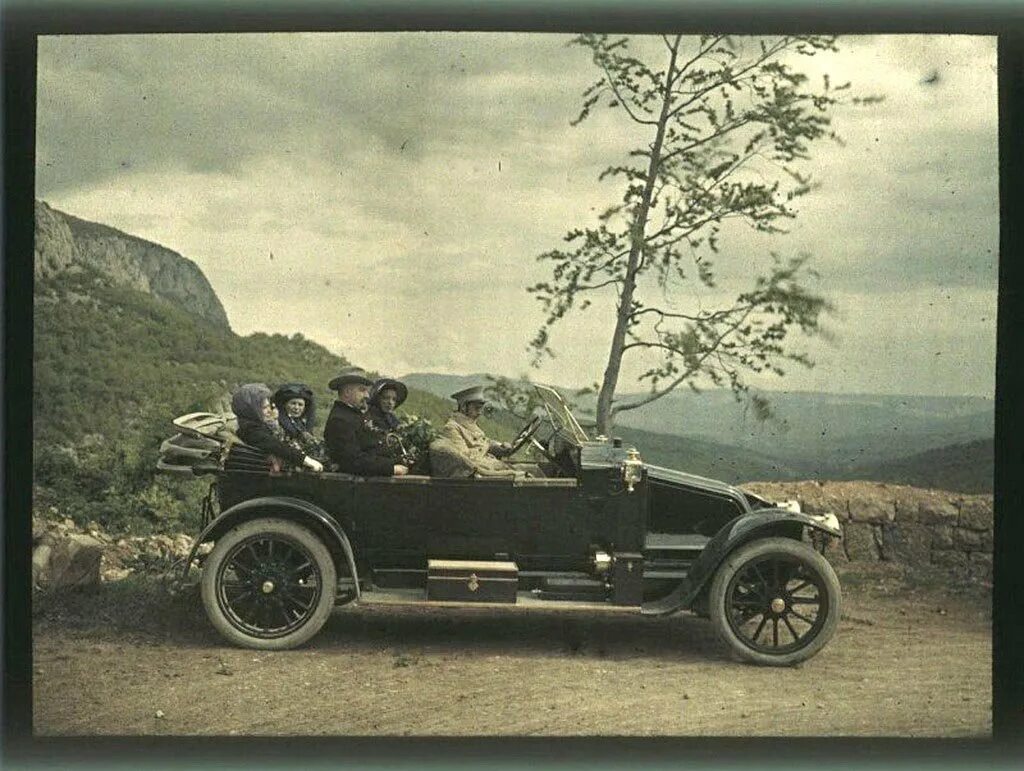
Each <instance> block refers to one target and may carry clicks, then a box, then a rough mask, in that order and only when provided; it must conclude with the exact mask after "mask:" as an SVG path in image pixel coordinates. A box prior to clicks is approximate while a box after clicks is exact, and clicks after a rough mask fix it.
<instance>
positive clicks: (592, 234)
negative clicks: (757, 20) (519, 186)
mask: <svg viewBox="0 0 1024 771" xmlns="http://www.w3.org/2000/svg"><path fill="white" fill-rule="evenodd" d="M662 41H663V43H664V50H665V53H664V62H663V63H662V64H661V65H657V66H653V65H651V64H650V63H648V62H646V61H644V60H642V59H640V58H638V57H637V56H634V55H633V54H632V53H631V52H630V47H629V40H628V39H627V38H617V39H612V38H609V37H608V36H607V35H596V34H584V35H580V36H579V37H577V38H576V39H575V40H574V41H573V42H574V44H576V45H579V46H582V47H584V48H586V49H587V50H588V51H589V53H590V55H591V58H592V60H593V62H594V65H595V66H596V67H597V69H598V70H599V71H600V77H599V78H598V80H597V81H596V82H595V83H594V84H593V85H591V86H590V87H589V88H587V89H586V90H585V91H584V92H583V104H582V107H581V109H580V112H579V115H578V116H577V119H576V120H575V121H574V123H579V122H580V121H583V120H586V119H587V118H588V117H589V116H590V115H591V114H592V113H593V111H594V110H595V109H596V108H598V107H599V106H600V105H602V104H605V105H606V106H607V107H609V108H611V109H613V110H615V111H617V112H620V113H623V114H624V115H623V117H624V119H625V120H626V122H631V123H633V124H635V125H636V126H637V127H639V129H638V130H639V132H640V134H641V135H644V136H645V139H644V140H643V141H642V142H640V143H639V144H638V145H637V146H636V147H635V148H632V149H627V150H626V151H625V155H626V158H627V162H625V163H622V164H617V165H613V166H610V167H608V168H607V169H605V170H604V171H603V172H602V173H601V175H600V177H599V179H601V180H613V181H617V182H618V183H619V184H620V186H621V190H622V198H621V201H619V202H617V203H615V204H613V205H611V206H609V207H608V208H607V209H605V210H604V211H603V212H601V213H600V214H599V215H598V218H597V219H598V221H597V223H596V224H594V225H592V226H589V227H584V228H575V229H572V230H570V231H569V232H568V233H567V234H566V236H565V239H564V240H565V243H566V246H565V247H564V248H559V249H553V250H551V251H548V252H545V253H544V254H541V255H540V256H539V257H538V260H539V261H541V262H544V263H547V264H549V265H550V266H551V278H550V280H548V281H542V282H539V283H537V284H535V285H533V286H531V287H529V288H528V291H530V292H531V293H533V294H534V295H535V296H536V297H537V299H538V300H539V301H540V304H541V307H542V308H543V310H544V313H545V319H544V322H543V324H542V326H541V328H540V329H539V330H538V332H537V334H536V335H535V337H534V338H533V340H532V341H531V347H532V348H533V349H534V352H535V360H534V363H535V364H537V363H539V362H540V360H541V359H542V358H543V357H545V356H550V355H554V353H553V350H552V348H551V331H552V327H553V326H555V325H556V324H557V323H559V322H560V321H561V320H562V319H564V318H565V317H566V316H567V315H568V314H569V313H570V312H571V311H585V310H587V308H588V307H589V306H590V303H591V297H592V296H593V295H594V293H605V292H607V293H614V297H615V299H616V309H617V310H616V316H615V318H614V320H613V321H614V323H613V324H612V326H613V327H614V330H613V333H612V346H611V349H610V354H609V360H608V365H607V367H606V369H605V376H604V380H603V382H602V383H601V385H600V392H599V396H598V406H597V421H598V426H599V428H600V430H602V431H605V430H607V429H608V428H609V427H610V425H611V423H612V420H613V418H614V415H615V414H616V413H617V412H620V411H622V410H629V409H636V408H637V407H641V406H643V405H644V404H647V403H650V402H651V401H653V400H655V399H658V398H661V397H662V396H664V395H665V394H667V393H669V392H670V391H672V390H673V389H675V388H676V387H678V386H679V385H681V384H683V383H687V384H689V385H691V386H693V387H696V386H697V385H698V384H700V383H703V384H707V385H724V384H728V385H729V386H730V387H731V388H732V389H733V391H734V393H736V394H737V397H739V396H740V395H743V394H745V393H746V391H747V387H746V385H745V384H744V380H743V378H744V375H745V374H747V373H750V372H764V371H768V372H774V373H776V374H782V373H783V370H782V369H781V366H780V363H781V362H784V361H790V362H794V363H797V364H801V365H806V366H809V365H810V362H809V360H808V359H807V357H806V356H804V355H802V354H800V353H794V352H791V351H790V350H789V348H788V347H787V343H788V341H787V335H788V334H789V332H790V331H791V330H792V329H794V328H797V329H799V330H800V331H801V332H803V333H804V334H808V335H811V334H818V333H820V331H821V329H820V326H819V317H820V316H821V314H822V313H824V312H826V311H827V310H829V306H828V304H827V303H826V302H825V300H824V299H823V298H821V297H819V296H817V295H816V294H814V293H812V292H811V291H809V290H808V289H807V288H806V287H805V285H804V282H806V281H807V279H808V278H809V277H812V275H813V274H812V272H811V271H809V270H807V269H806V267H805V262H806V259H807V258H806V257H800V258H798V259H794V260H790V261H788V262H785V263H783V262H781V261H779V260H778V259H777V258H775V257H774V256H773V259H774V260H775V262H774V264H773V266H771V267H770V268H769V270H768V272H767V273H766V274H764V275H761V276H757V277H755V279H754V288H753V289H752V290H751V291H749V292H745V293H743V294H740V295H739V296H738V297H737V298H736V300H735V301H734V302H733V303H732V305H731V306H726V307H723V308H719V309H710V310H709V309H697V310H694V311H693V312H690V313H686V312H681V311H679V310H677V309H676V308H675V307H674V305H673V302H672V299H671V296H670V293H671V291H672V290H673V289H675V288H676V287H677V286H680V285H682V284H684V283H685V282H694V283H696V285H697V288H698V289H700V288H701V287H706V288H713V287H714V286H715V281H716V277H715V269H714V265H713V261H712V258H713V257H717V255H718V254H719V237H720V235H721V231H722V228H723V226H724V225H725V224H726V223H727V222H729V221H737V222H742V223H745V224H746V225H748V226H749V227H751V228H753V229H754V230H757V231H760V232H764V233H783V232H785V230H784V226H783V225H784V222H785V221H786V220H789V219H792V218H793V217H795V216H796V213H797V212H796V209H795V208H794V201H796V199H798V198H800V197H801V196H804V195H806V194H807V193H809V192H810V191H811V190H812V189H813V187H814V183H813V181H812V180H811V179H810V178H808V177H807V176H805V175H803V174H802V173H801V171H800V168H799V165H798V162H799V161H801V160H803V159H806V158H808V157H809V153H810V147H811V145H812V144H813V143H814V142H816V141H818V140H820V139H823V138H831V139H835V140H837V141H838V139H839V138H838V136H837V135H836V134H835V132H833V131H831V128H830V126H831V117H830V111H831V109H832V108H833V107H834V106H835V105H837V104H839V103H840V101H841V100H842V92H843V91H846V90H847V89H848V88H849V84H843V85H840V86H833V85H832V84H831V82H830V80H829V78H828V77H827V76H826V77H824V79H823V82H822V84H821V86H820V87H817V88H815V87H812V86H810V85H809V81H808V78H807V76H806V75H804V74H803V73H801V72H799V71H798V70H796V69H795V68H794V67H793V65H792V61H793V60H794V58H795V57H799V56H814V55H815V54H818V53H820V52H824V51H833V50H835V42H834V39H833V38H831V37H825V36H788V37H778V38H763V39H738V38H732V37H730V36H727V35H718V36H711V35H704V36H701V37H700V38H694V39H688V40H687V41H684V39H683V38H682V37H681V36H663V38H662ZM871 101H877V98H867V99H861V100H860V103H864V104H867V103H870V102H871ZM651 296H656V297H659V298H660V299H659V304H657V305H656V304H653V303H651V302H650V300H644V299H641V298H642V297H647V298H650V297H651ZM630 354H640V355H641V356H643V357H645V358H644V360H645V361H650V360H651V359H652V358H654V359H660V362H659V363H656V364H654V365H652V366H650V367H649V368H648V369H647V370H646V371H645V372H644V374H643V376H642V377H641V380H645V381H647V382H648V385H649V386H650V394H649V395H648V396H647V397H644V398H640V399H638V400H633V401H629V402H623V401H616V400H615V398H614V397H615V391H616V388H617V383H618V373H619V370H620V367H621V362H622V358H623V356H624V355H630ZM756 413H757V414H766V413H765V409H764V405H763V404H760V405H757V408H756Z"/></svg>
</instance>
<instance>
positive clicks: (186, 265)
mask: <svg viewBox="0 0 1024 771" xmlns="http://www.w3.org/2000/svg"><path fill="white" fill-rule="evenodd" d="M34 257H35V268H34V270H35V275H36V277H37V278H52V277H55V276H59V275H60V274H62V273H65V272H75V271H79V270H82V269H83V268H91V269H92V270H94V271H96V272H97V273H99V274H100V275H103V276H105V277H106V278H108V279H109V280H111V281H113V282H114V283H116V284H119V285H122V286H127V287H131V288H133V289H137V290H139V291H142V292H146V293H147V294H151V295H153V296H155V297H159V298H162V299H164V300H168V301H171V302H174V303H177V304H178V305H180V306H181V307H182V308H184V309H185V310H187V311H188V312H190V313H193V314H195V315H196V316H199V317H200V318H202V319H204V320H206V321H207V322H209V323H211V324H214V325H216V326H218V327H223V328H225V329H230V328H231V325H230V324H229V323H228V317H227V313H226V312H225V311H224V306H223V305H222V304H221V302H220V298H219V297H217V293H216V292H214V291H213V287H212V286H211V285H210V282H209V280H208V279H207V278H206V275H205V274H204V273H203V272H202V270H201V269H200V268H199V266H198V265H196V264H195V263H194V262H193V261H192V260H190V259H188V258H187V257H184V256H182V255H181V254H179V253H178V252H175V251H174V250H172V249H168V248H167V247H165V246H161V245H160V244H157V243H155V242H153V241H148V240H146V239H144V238H140V237H138V236H134V235H132V234H130V233H125V232H124V231H121V230H118V229H117V228H113V227H111V226H109V225H104V224H102V223H99V222H92V221H90V220H85V219H82V218H80V217H76V216H74V215H72V214H67V213H66V212H63V211H60V210H59V209H55V208H53V207H52V206H50V205H49V204H48V203H46V202H45V201H42V200H38V199H37V200H36V202H35V249H34Z"/></svg>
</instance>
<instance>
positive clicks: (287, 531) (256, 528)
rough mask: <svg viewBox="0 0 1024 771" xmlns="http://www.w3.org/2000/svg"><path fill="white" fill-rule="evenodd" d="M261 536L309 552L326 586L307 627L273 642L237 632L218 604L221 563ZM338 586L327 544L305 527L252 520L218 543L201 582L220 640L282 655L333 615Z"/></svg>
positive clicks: (206, 564) (318, 628)
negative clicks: (269, 535)
mask: <svg viewBox="0 0 1024 771" xmlns="http://www.w3.org/2000/svg"><path fill="white" fill-rule="evenodd" d="M260 533H277V534H280V535H286V536H288V537H289V538H292V539H294V540H295V541H298V542H299V543H300V544H302V546H303V547H304V548H305V549H307V550H308V551H309V553H310V555H311V556H312V557H313V560H314V561H315V563H316V566H317V567H318V568H319V570H320V576H321V579H322V583H323V586H322V588H321V592H320V601H319V603H318V605H317V606H316V608H314V610H313V613H312V614H311V615H310V617H309V619H308V620H307V621H306V623H305V624H303V625H302V626H300V627H299V628H298V629H296V630H295V631H294V632H291V633H290V634H288V635H285V636H284V637H276V638H274V639H272V640H264V639H262V638H259V637H252V636H250V635H247V634H245V633H244V632H242V631H241V630H240V629H237V628H235V627H234V626H233V625H232V624H231V622H230V621H229V620H228V619H227V618H226V617H225V616H224V614H223V612H222V611H221V609H220V605H219V604H218V603H217V586H216V576H217V573H218V569H219V566H220V564H221V562H222V561H223V560H224V558H225V557H226V556H227V555H228V554H229V553H230V551H231V549H232V548H234V547H235V546H236V545H237V544H238V543H239V542H240V541H244V540H245V539H246V538H250V537H252V536H254V535H257V534H260ZM337 584H338V580H337V571H336V569H335V567H334V560H333V559H332V557H331V553H330V552H329V551H328V550H327V547H326V546H325V545H324V542H323V541H322V540H321V539H320V538H319V537H317V536H316V535H315V534H314V533H312V532H310V531H309V530H307V529H306V528H305V527H303V526H302V525H298V524H296V523H294V522H291V521H289V520H286V519H253V520H250V521H248V522H245V523H243V524H241V525H238V526H237V527H235V528H232V529H231V530H229V531H228V532H227V533H225V534H224V535H223V536H221V537H220V538H219V539H218V540H217V543H216V545H215V546H214V547H213V551H211V552H210V556H209V557H207V558H206V561H205V562H204V563H203V575H202V579H201V580H200V587H201V593H202V597H203V606H204V607H205V608H206V615H207V616H208V617H209V619H210V623H212V624H213V626H214V628H215V629H216V630H217V631H218V632H220V634H221V636H222V637H224V638H225V639H226V640H227V641H228V642H230V643H232V644H234V645H238V646H240V647H243V648H254V649H256V650H263V651H283V650H288V649H289V648H295V647H298V646H299V645H302V644H303V643H304V642H307V641H308V640H309V639H310V638H311V637H313V635H315V634H316V633H317V632H319V631H320V629H321V628H322V627H323V625H324V624H325V623H326V621H327V619H328V618H329V617H330V615H331V611H332V610H334V599H335V594H336V593H337V589H338V587H337Z"/></svg>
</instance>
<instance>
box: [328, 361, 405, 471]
mask: <svg viewBox="0 0 1024 771" xmlns="http://www.w3.org/2000/svg"><path fill="white" fill-rule="evenodd" d="M372 385H373V381H371V380H370V379H369V378H368V377H366V373H365V372H363V371H362V370H361V369H359V368H357V367H348V368H346V369H345V370H344V371H343V372H342V373H341V374H340V375H338V377H336V378H334V379H333V380H332V381H331V382H330V383H329V384H328V387H329V388H330V389H331V390H332V391H337V392H338V398H337V400H335V402H334V406H333V407H332V408H331V414H330V415H328V416H327V423H326V424H325V425H324V443H325V444H326V445H327V456H328V457H329V458H330V459H331V460H332V461H334V463H336V464H337V465H338V470H339V471H343V472H345V473H346V474H357V475H358V476H366V477H369V476H377V477H389V476H403V475H405V474H408V473H409V469H408V467H406V466H403V465H402V464H400V463H397V464H396V463H395V462H394V461H393V460H392V459H391V458H389V457H388V456H387V454H386V453H385V452H384V448H383V447H381V444H380V443H381V438H382V434H380V433H379V432H377V431H374V430H373V428H371V427H370V425H369V424H368V423H367V415H366V400H367V398H368V397H369V395H370V387H371V386H372Z"/></svg>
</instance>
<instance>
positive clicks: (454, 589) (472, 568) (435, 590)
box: [427, 560, 519, 603]
mask: <svg viewBox="0 0 1024 771" xmlns="http://www.w3.org/2000/svg"><path fill="white" fill-rule="evenodd" d="M518 586H519V568H518V567H517V566H516V563H514V562H490V561H483V560H480V561H477V560H427V599H428V600H437V601H444V602H508V603H514V602H515V601H516V589H517V588H518Z"/></svg>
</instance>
